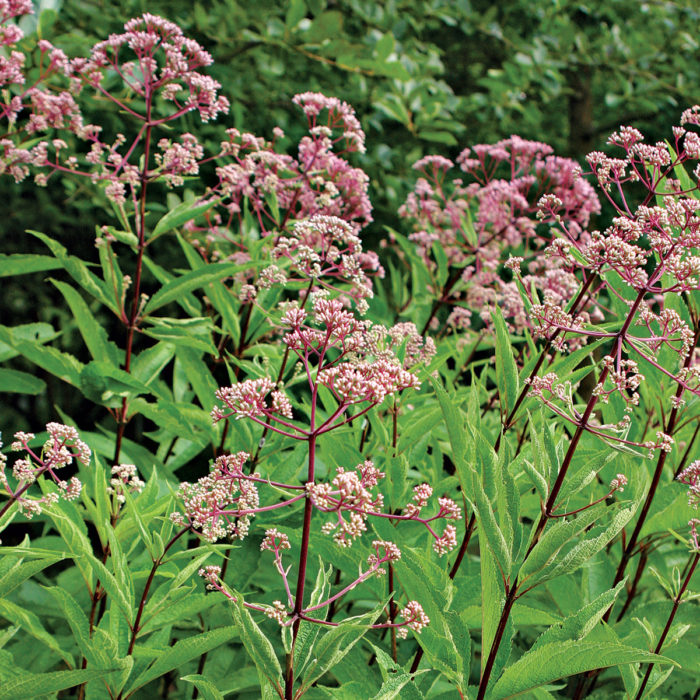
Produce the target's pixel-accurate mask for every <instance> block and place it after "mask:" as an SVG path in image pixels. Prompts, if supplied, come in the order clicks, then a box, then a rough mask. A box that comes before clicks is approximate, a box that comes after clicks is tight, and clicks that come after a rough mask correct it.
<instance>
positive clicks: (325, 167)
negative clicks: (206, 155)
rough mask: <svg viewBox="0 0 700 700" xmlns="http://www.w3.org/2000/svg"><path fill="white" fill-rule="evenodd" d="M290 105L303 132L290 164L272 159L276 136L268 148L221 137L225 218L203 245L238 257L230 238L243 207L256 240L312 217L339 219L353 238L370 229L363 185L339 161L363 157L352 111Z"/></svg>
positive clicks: (232, 135)
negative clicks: (304, 123)
mask: <svg viewBox="0 0 700 700" xmlns="http://www.w3.org/2000/svg"><path fill="white" fill-rule="evenodd" d="M293 101H294V103H295V104H297V105H299V106H300V107H301V108H302V109H303V110H304V113H305V114H306V116H307V119H308V126H309V134H308V136H305V137H303V138H302V139H301V141H300V142H299V146H298V152H297V156H296V157H293V156H291V155H287V154H286V153H279V152H278V151H277V144H278V142H279V141H280V140H282V139H283V138H284V133H283V132H282V130H281V129H279V128H277V129H275V134H274V139H273V140H272V141H266V140H265V139H263V138H261V137H258V136H255V135H254V134H251V133H242V132H240V131H239V130H238V129H235V128H231V129H227V132H226V133H227V136H228V140H226V141H222V143H221V151H220V153H219V156H218V157H219V158H220V159H223V160H224V163H223V164H221V165H219V166H218V167H217V169H216V172H217V175H218V178H219V184H218V186H217V187H216V188H215V192H216V193H217V194H218V195H219V196H220V197H221V198H222V201H221V205H220V209H223V210H224V211H225V212H226V218H225V219H223V218H222V217H221V216H220V215H219V216H218V217H216V218H213V219H212V225H211V227H210V230H209V232H208V236H209V240H210V242H215V241H217V240H228V241H230V242H231V243H233V244H234V245H235V246H238V247H240V248H241V249H244V244H243V242H242V241H241V240H240V236H238V235H237V234H231V233H229V232H230V231H231V230H234V231H238V230H239V229H240V228H241V223H242V220H243V210H244V207H245V206H246V203H247V206H249V207H250V208H251V209H252V211H253V214H254V216H255V218H256V221H257V223H258V225H259V227H260V233H261V234H262V235H263V236H266V235H269V234H270V233H272V232H273V231H278V230H279V229H280V228H282V229H285V228H286V225H287V223H288V222H291V221H303V220H305V219H308V218H311V217H313V216H317V215H318V216H333V217H337V218H339V219H342V220H343V221H346V222H348V223H349V224H351V226H352V227H353V230H354V231H355V233H357V232H358V231H359V230H360V229H361V228H363V227H364V226H366V225H367V224H368V223H370V222H371V221H372V213H371V212H372V205H371V204H370V201H369V196H368V193H367V190H368V186H369V178H368V177H367V175H366V173H365V172H364V171H362V170H361V169H360V168H356V167H353V166H351V165H350V164H349V163H348V161H347V160H346V159H345V156H346V154H348V153H351V152H355V151H360V152H362V151H363V150H364V133H363V131H362V129H361V127H360V124H359V121H358V120H357V118H356V117H355V113H354V112H353V110H352V108H351V107H350V106H349V105H347V104H346V103H345V102H341V101H339V100H338V99H336V98H334V97H326V96H324V95H322V94H320V93H304V94H301V95H296V97H294V100H293ZM322 114H325V115H326V116H325V119H321V118H320V117H321V115H322ZM226 161H229V162H226ZM273 203H274V205H273ZM317 252H318V251H317Z"/></svg>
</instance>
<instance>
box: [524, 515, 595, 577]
mask: <svg viewBox="0 0 700 700" xmlns="http://www.w3.org/2000/svg"><path fill="white" fill-rule="evenodd" d="M601 515H602V512H601V509H600V508H595V507H594V508H589V509H588V510H584V511H583V512H582V513H579V514H578V515H577V516H576V517H574V518H573V519H572V520H566V519H565V518H561V519H557V520H556V522H555V523H554V524H552V525H550V526H549V527H548V528H547V529H546V530H545V532H544V535H542V536H541V537H540V539H539V541H538V542H537V544H536V545H535V546H534V547H533V548H532V551H531V552H530V556H529V557H528V558H527V559H526V560H525V563H524V564H523V565H522V567H521V569H520V572H519V573H518V579H519V580H520V583H521V584H522V583H524V581H525V580H526V579H527V578H529V577H530V576H532V575H533V574H536V573H537V572H539V571H540V570H542V569H544V568H545V567H546V566H547V565H548V564H550V563H552V562H553V565H556V561H557V560H556V556H557V554H558V553H559V550H560V549H561V548H562V547H563V546H564V545H565V544H566V543H567V542H569V541H570V540H571V539H572V538H573V537H575V536H577V535H578V534H579V533H580V532H583V530H585V529H586V528H587V527H588V526H589V525H590V524H591V523H593V522H595V521H596V520H597V519H598V518H599V517H600V516H601ZM538 578H539V577H538Z"/></svg>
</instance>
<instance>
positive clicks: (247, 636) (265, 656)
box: [229, 591, 282, 690]
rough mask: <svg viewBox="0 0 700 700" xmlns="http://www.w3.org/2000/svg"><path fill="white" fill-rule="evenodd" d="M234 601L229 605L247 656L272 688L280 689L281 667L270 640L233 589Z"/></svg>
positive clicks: (239, 595)
mask: <svg viewBox="0 0 700 700" xmlns="http://www.w3.org/2000/svg"><path fill="white" fill-rule="evenodd" d="M234 596H235V601H234V602H233V603H232V605H231V606H230V608H229V609H230V610H231V614H232V615H233V621H234V622H235V624H236V627H235V629H236V631H237V632H238V634H239V636H240V638H241V641H242V642H243V646H244V647H245V650H246V651H247V652H248V656H250V658H251V659H252V660H253V662H254V663H255V665H256V666H257V668H258V671H259V672H260V673H262V674H263V675H264V676H265V678H267V680H268V681H269V682H270V683H271V684H272V685H273V687H274V688H276V689H278V690H281V689H282V667H281V666H280V662H279V660H278V659H277V655H276V654H275V648H274V647H273V646H272V642H271V641H270V640H269V639H268V638H267V637H266V636H265V635H264V634H263V631H262V630H261V629H260V627H258V624H257V623H256V622H255V620H254V619H253V616H252V615H251V614H250V613H249V612H248V610H247V608H246V607H245V606H244V605H243V598H242V597H241V594H240V593H237V592H235V591H234Z"/></svg>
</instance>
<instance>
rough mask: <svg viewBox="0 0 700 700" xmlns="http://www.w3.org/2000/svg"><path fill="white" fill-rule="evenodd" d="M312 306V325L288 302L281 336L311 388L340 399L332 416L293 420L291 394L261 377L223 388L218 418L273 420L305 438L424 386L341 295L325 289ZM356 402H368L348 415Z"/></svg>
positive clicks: (382, 332) (278, 428) (378, 329)
mask: <svg viewBox="0 0 700 700" xmlns="http://www.w3.org/2000/svg"><path fill="white" fill-rule="evenodd" d="M312 305H313V307H312V319H313V325H310V324H308V323H307V316H308V314H307V312H306V311H304V310H303V309H301V308H300V307H299V305H298V304H297V303H292V304H288V305H286V308H285V310H284V313H283V315H282V319H281V320H282V324H283V326H286V327H287V328H289V331H288V332H287V333H286V335H285V336H284V338H283V340H284V342H285V343H286V344H287V346H288V347H289V348H290V350H291V351H292V352H294V353H295V354H296V355H297V356H298V358H299V360H300V361H301V363H302V365H303V369H304V372H305V374H306V376H307V379H308V382H309V385H310V387H312V389H313V388H314V387H315V386H316V385H317V384H320V385H323V386H325V387H327V388H328V389H330V391H331V392H332V393H333V395H334V397H335V398H336V400H337V402H338V407H337V409H336V410H335V411H334V412H333V414H332V415H331V416H329V417H328V418H327V419H326V420H325V421H323V423H322V424H321V425H320V426H312V428H311V430H307V429H305V428H302V427H300V426H298V425H296V424H295V423H293V422H291V419H292V418H293V413H292V404H291V401H290V399H289V397H288V396H287V394H286V393H285V392H284V391H282V390H281V389H275V384H274V382H272V380H271V379H269V378H267V377H262V378H259V379H248V380H246V381H244V382H241V383H239V384H235V385H233V386H230V387H222V388H220V389H219V390H218V391H217V392H216V397H217V399H219V401H221V402H222V404H223V406H215V407H214V409H213V410H212V412H211V415H212V419H213V420H214V422H218V421H220V420H223V419H225V418H229V417H235V418H236V419H238V418H242V417H247V418H251V419H252V420H254V421H255V422H257V423H260V424H261V425H265V422H266V421H269V425H268V427H269V428H270V429H271V430H274V431H275V432H277V433H280V434H282V435H286V436H288V437H293V438H296V439H298V440H307V439H308V437H309V436H310V435H311V434H315V435H321V434H323V433H325V432H328V431H329V430H332V429H334V428H336V427H339V426H340V425H344V424H345V423H349V422H351V421H354V420H356V419H357V418H359V417H360V416H361V415H364V414H365V413H366V412H367V411H369V410H370V409H371V408H372V407H373V406H376V405H377V404H380V403H381V402H382V401H384V399H385V398H386V397H387V396H391V395H393V394H396V393H397V392H399V391H403V390H404V389H409V388H418V387H419V386H420V382H419V381H418V378H417V377H416V375H415V374H412V373H411V372H410V371H408V370H406V369H404V368H403V366H402V365H401V363H400V362H399V360H398V358H397V357H396V354H395V348H394V347H392V339H391V337H389V342H387V336H390V334H389V332H388V331H387V330H386V329H385V328H384V327H382V326H377V325H373V324H372V323H370V322H369V321H360V320H358V319H357V318H355V316H354V315H353V314H352V313H351V312H349V311H347V310H346V309H345V308H344V307H343V303H342V302H341V301H340V300H339V299H329V298H327V296H326V295H325V293H318V294H315V295H313V301H312ZM316 326H320V328H317V327H316ZM399 335H400V333H399ZM395 336H396V333H395ZM415 343H416V341H415V339H414V345H415ZM316 391H317V389H314V394H315V393H316ZM268 397H269V398H268ZM357 404H367V405H366V406H365V407H364V408H363V409H362V410H361V411H360V412H359V413H356V414H354V415H353V416H350V417H348V418H344V415H345V414H346V412H347V410H348V408H349V407H350V406H353V405H357Z"/></svg>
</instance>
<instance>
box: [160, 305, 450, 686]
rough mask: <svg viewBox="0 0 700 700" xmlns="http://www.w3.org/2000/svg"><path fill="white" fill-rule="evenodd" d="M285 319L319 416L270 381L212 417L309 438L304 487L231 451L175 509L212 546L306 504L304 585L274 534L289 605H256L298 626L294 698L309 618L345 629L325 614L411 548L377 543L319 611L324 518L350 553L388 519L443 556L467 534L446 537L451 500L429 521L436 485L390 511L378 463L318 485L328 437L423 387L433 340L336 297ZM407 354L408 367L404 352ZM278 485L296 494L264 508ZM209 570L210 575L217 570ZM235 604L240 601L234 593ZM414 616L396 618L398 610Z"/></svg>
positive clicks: (282, 539) (239, 389) (417, 623)
mask: <svg viewBox="0 0 700 700" xmlns="http://www.w3.org/2000/svg"><path fill="white" fill-rule="evenodd" d="M281 324H282V326H283V327H284V328H286V329H287V332H286V334H285V335H284V337H283V340H284V343H285V344H286V346H287V348H288V349H289V351H290V353H291V354H292V355H295V356H296V357H297V359H298V362H299V363H300V366H301V372H300V373H299V374H298V375H295V376H297V377H298V378H297V380H296V381H297V382H298V383H299V384H301V385H303V386H304V387H305V388H307V390H308V392H309V413H308V416H307V418H306V420H304V419H303V418H301V417H300V416H299V415H298V414H297V412H296V411H295V410H294V408H293V404H292V399H291V397H290V395H289V394H288V389H287V388H285V387H283V386H282V385H281V383H278V384H275V383H273V382H272V381H271V380H269V379H267V378H265V377H261V378H258V379H249V380H246V381H244V382H241V383H238V384H234V385H232V386H230V387H223V388H221V389H219V390H218V391H217V398H218V399H219V401H220V402H221V405H218V406H216V407H215V408H214V409H213V410H212V418H213V419H214V421H220V420H225V419H230V418H235V419H239V418H245V419H248V420H252V421H254V422H256V423H258V424H260V425H263V426H265V425H267V426H268V427H267V429H268V430H269V431H270V432H271V433H273V434H277V435H279V436H281V437H283V438H285V439H288V440H295V441H298V442H303V443H306V446H307V468H306V476H305V480H304V482H303V483H302V484H299V485H294V484H283V483H277V482H272V481H268V480H267V479H265V478H264V477H262V476H261V475H260V474H258V473H257V472H253V473H252V474H251V473H245V472H244V464H245V462H246V461H248V460H249V457H250V456H249V455H248V454H246V453H243V452H241V453H238V454H237V455H222V456H220V457H219V458H217V460H216V462H215V465H214V469H213V471H212V472H211V474H210V475H208V476H206V477H203V478H201V479H200V480H199V481H198V482H197V483H196V484H187V483H185V484H182V485H181V488H180V497H181V498H182V500H183V504H184V514H180V513H175V514H173V520H174V521H175V522H176V524H178V525H181V526H186V527H190V528H192V529H193V530H195V531H199V532H201V533H202V536H203V537H205V538H206V539H208V540H209V541H215V540H217V539H219V538H220V537H223V536H226V535H228V536H232V537H236V538H242V537H245V536H246V535H247V534H248V532H249V529H250V525H251V521H252V519H253V518H254V517H255V516H256V515H257V514H258V513H262V512H266V511H271V510H278V509H280V508H286V507H289V506H291V505H293V504H297V503H300V502H301V501H302V500H303V501H304V511H303V525H302V531H301V539H300V543H299V553H298V560H297V570H296V583H295V585H294V586H293V587H292V586H291V585H290V580H289V568H285V565H284V563H283V560H282V556H283V551H284V550H286V549H288V548H289V546H290V545H289V541H288V539H287V537H286V535H285V534H284V533H281V532H279V531H278V530H277V529H268V531H267V533H266V537H265V539H264V541H263V544H262V546H261V549H262V550H270V551H271V552H273V555H274V565H275V569H276V571H277V573H278V574H279V575H280V577H281V579H282V583H283V586H284V589H285V597H286V598H287V605H285V604H283V603H281V602H280V601H274V603H273V605H272V607H264V606H258V607H257V608H256V607H255V604H251V606H252V607H251V609H259V610H261V611H264V612H265V613H266V614H267V615H268V616H269V617H272V618H273V619H276V620H278V622H279V623H280V624H281V625H283V626H289V627H290V628H291V639H292V648H291V651H290V653H289V654H288V655H287V658H286V667H285V672H284V681H285V688H284V694H285V698H293V697H294V673H295V669H294V646H295V644H296V640H297V637H298V634H299V630H300V627H301V622H302V621H307V622H313V623H318V624H323V625H331V626H332V625H335V624H337V623H335V622H332V621H325V620H322V619H319V618H318V617H317V616H316V613H317V612H318V611H319V610H322V609H325V608H330V607H332V606H334V605H335V604H336V603H337V602H338V601H339V600H340V599H341V598H343V597H344V596H345V595H346V594H347V593H349V592H350V591H351V590H353V589H354V588H355V587H357V586H358V585H360V584H361V583H362V582H364V581H365V580H367V579H368V578H370V577H372V576H377V575H381V574H384V573H386V570H385V569H384V567H383V565H384V564H386V565H387V566H391V564H392V562H394V561H396V560H398V559H399V558H400V556H401V553H400V551H399V549H398V547H396V545H395V544H393V543H392V542H385V541H379V540H377V541H375V542H374V544H373V547H374V553H373V554H371V555H370V557H369V558H368V564H369V567H368V568H366V569H365V570H361V571H360V573H359V575H358V576H357V577H356V578H355V579H354V580H353V581H352V582H350V583H347V584H346V585H345V587H344V588H343V589H341V591H339V592H338V593H336V594H334V595H331V596H330V597H328V598H327V599H326V600H325V601H321V602H319V603H316V604H315V605H313V606H311V607H309V606H308V605H307V603H306V602H305V598H306V595H305V589H306V579H307V576H308V568H309V552H310V546H311V539H312V530H313V527H312V526H313V515H314V512H316V513H317V514H320V515H322V516H326V517H327V516H330V519H329V520H327V521H326V522H325V523H324V525H323V527H322V528H321V530H322V532H323V533H325V534H326V535H332V536H333V539H334V540H335V542H336V543H337V544H338V545H339V546H341V547H350V546H352V544H353V543H354V542H355V541H356V540H357V539H358V538H360V537H361V535H362V533H363V532H365V531H366V530H367V525H366V520H367V519H368V518H372V517H374V518H386V519H389V520H392V521H394V522H400V521H415V522H418V523H420V524H421V525H422V526H423V527H424V528H425V530H426V531H427V532H428V533H429V535H430V537H431V538H432V540H433V549H434V550H435V551H436V552H437V553H438V554H439V555H443V554H445V553H447V552H448V551H450V550H451V549H453V548H454V547H455V546H456V529H455V527H454V526H453V525H451V524H448V525H445V526H444V527H443V530H442V532H440V531H439V530H438V529H437V524H438V521H450V520H458V519H460V518H461V509H460V508H459V507H458V506H457V505H456V504H455V503H454V502H453V501H452V500H450V499H449V498H438V499H437V510H436V511H435V512H434V514H432V515H428V514H425V510H426V509H427V508H430V507H431V506H430V501H431V499H432V495H433V490H432V488H431V487H430V486H429V485H428V484H422V485H420V486H417V487H416V488H415V489H414V493H413V496H412V499H411V501H410V502H409V503H408V504H406V506H405V507H404V508H402V509H401V510H400V511H399V512H398V513H395V514H394V513H385V512H383V510H382V508H383V497H382V495H381V494H380V493H377V492H376V488H377V485H378V483H379V482H380V480H381V479H382V478H383V477H384V474H383V473H381V472H380V471H379V470H378V469H377V468H376V467H375V466H374V464H373V462H372V461H371V460H366V461H365V462H364V463H362V464H360V465H357V467H356V468H355V469H354V470H348V469H345V468H342V467H338V468H337V473H336V475H335V477H334V478H332V480H331V481H330V482H325V483H324V482H318V480H317V474H316V459H317V450H318V439H319V438H320V437H321V436H323V435H325V434H326V433H329V432H331V431H332V430H335V429H337V428H339V427H342V426H345V425H348V424H351V423H353V422H355V421H356V420H358V419H359V418H361V417H362V416H363V415H365V414H366V413H367V412H368V411H369V410H371V409H372V408H374V407H376V406H379V405H380V404H382V403H383V402H384V400H385V399H387V398H389V397H394V396H395V395H396V394H397V393H398V392H400V391H403V390H406V389H409V388H417V387H418V386H419V383H418V380H417V378H416V376H415V375H414V374H413V373H412V372H411V371H410V369H406V368H405V366H409V367H410V366H411V365H412V364H415V363H416V362H418V361H423V360H425V359H427V358H429V357H430V354H431V352H432V346H431V345H430V344H427V345H426V344H425V343H424V342H423V340H422V339H421V338H420V337H419V336H418V334H417V332H416V330H415V327H414V326H413V325H412V324H403V325H402V324H399V325H398V326H396V327H394V328H392V329H389V330H387V329H385V328H383V327H381V326H375V325H373V324H372V323H370V322H368V321H362V320H359V319H358V318H356V317H355V315H354V314H353V313H351V312H350V311H348V310H346V309H345V308H344V305H343V303H342V301H340V300H339V299H331V298H329V297H328V296H327V294H326V293H315V294H314V295H312V303H311V309H310V310H309V311H306V310H305V309H303V308H302V307H301V306H300V305H299V303H296V302H295V303H291V304H286V305H284V306H283V309H282V315H281ZM399 347H401V349H402V351H403V352H402V354H403V363H404V365H405V366H404V365H402V363H401V362H400V361H399V360H398V358H397V356H396V354H395V350H396V349H397V348H399ZM322 386H323V387H325V388H326V389H327V390H328V391H329V392H330V393H331V395H332V396H333V398H334V399H335V402H336V405H335V408H332V407H328V406H325V405H324V410H323V412H322V411H321V408H320V405H319V401H318V398H319V396H318V394H319V389H320V388H321V387H322ZM263 484H269V485H270V486H274V487H275V488H276V489H278V490H280V491H282V492H284V491H287V492H288V494H289V495H288V497H285V498H284V499H283V500H278V501H277V502H275V503H271V504H270V505H266V506H263V505H261V504H260V500H259V495H258V485H260V486H262V485H263ZM205 573H206V572H205ZM205 577H206V578H207V580H208V582H209V585H210V586H214V587H215V588H217V590H221V591H225V588H224V586H223V584H222V583H220V582H219V580H218V579H217V574H216V572H208V573H206V575H205ZM229 597H231V595H230V594H229ZM399 614H400V615H401V617H402V618H403V621H401V622H398V621H395V618H396V617H397V616H398V615H399ZM425 624H427V618H426V617H425V615H424V613H423V612H422V609H421V608H420V605H419V604H418V603H417V602H415V601H413V602H409V603H408V604H407V605H406V606H405V607H404V608H403V610H402V611H401V612H399V610H398V609H395V612H394V614H393V616H392V615H390V618H389V621H388V622H385V623H377V624H374V625H372V627H374V628H375V629H386V628H389V629H391V630H393V631H398V633H399V636H401V634H403V632H405V630H406V629H407V628H410V629H414V630H415V631H420V629H421V627H422V626H424V625H425Z"/></svg>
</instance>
